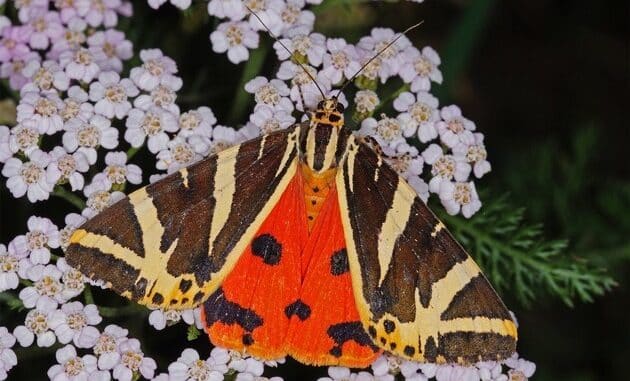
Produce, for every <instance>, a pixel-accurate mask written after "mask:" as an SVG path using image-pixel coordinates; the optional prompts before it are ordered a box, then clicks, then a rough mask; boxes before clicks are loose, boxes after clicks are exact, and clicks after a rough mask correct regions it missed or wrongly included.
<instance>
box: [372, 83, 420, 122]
mask: <svg viewBox="0 0 630 381" xmlns="http://www.w3.org/2000/svg"><path fill="white" fill-rule="evenodd" d="M409 89H411V86H410V85H409V84H408V83H405V84H403V85H402V86H400V87H399V88H398V90H396V91H394V92H393V93H391V94H389V95H388V96H387V98H385V99H383V100H382V101H381V102H380V103H379V104H378V106H376V108H375V109H374V112H373V113H372V115H375V116H378V115H379V113H380V111H381V110H382V109H383V107H385V106H386V105H388V104H390V103H391V102H393V101H394V99H396V98H398V96H399V95H400V94H402V93H404V92H405V91H409Z"/></svg>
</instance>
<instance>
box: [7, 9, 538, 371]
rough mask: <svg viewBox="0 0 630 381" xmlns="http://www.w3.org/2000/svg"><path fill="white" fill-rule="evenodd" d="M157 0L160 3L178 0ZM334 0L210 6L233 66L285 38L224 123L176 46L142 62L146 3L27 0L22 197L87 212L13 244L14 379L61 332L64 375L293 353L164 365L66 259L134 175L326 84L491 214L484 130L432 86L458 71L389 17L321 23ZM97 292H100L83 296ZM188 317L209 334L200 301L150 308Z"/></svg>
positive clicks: (264, 128)
mask: <svg viewBox="0 0 630 381" xmlns="http://www.w3.org/2000/svg"><path fill="white" fill-rule="evenodd" d="M148 2H149V4H150V5H151V6H152V7H154V8H157V7H159V6H161V5H162V4H163V3H165V2H166V0H148ZM170 2H171V3H172V4H173V5H175V6H177V7H178V8H181V9H186V8H188V7H189V6H190V5H191V1H190V0H170ZM320 2H321V0H306V1H305V0H245V1H241V0H210V1H209V2H208V4H207V12H208V13H209V14H210V15H211V16H213V17H216V18H217V19H219V20H220V23H219V24H218V26H217V28H216V29H215V30H214V31H213V32H212V33H211V34H210V43H211V44H212V47H213V50H214V51H215V52H218V53H224V52H225V53H227V58H228V60H230V61H231V62H233V63H235V64H236V63H239V62H243V61H246V60H247V59H248V57H249V51H250V50H252V49H255V48H257V47H258V45H259V43H260V38H261V32H264V31H265V29H266V27H268V28H269V29H270V30H271V32H272V33H274V34H275V35H277V36H279V38H280V40H279V41H278V42H276V43H275V44H274V48H275V50H276V54H277V56H278V59H279V60H280V61H281V65H280V67H279V69H278V71H277V73H276V77H275V78H266V77H263V76H257V77H255V78H253V79H252V80H250V81H249V82H247V83H246V85H245V89H244V90H245V91H247V92H248V93H250V94H252V97H253V98H254V100H255V103H256V105H255V107H254V108H253V111H252V113H251V114H250V115H249V116H248V117H247V118H245V119H244V120H243V122H244V123H245V124H244V125H243V126H242V127H241V128H239V129H235V128H232V127H230V126H224V125H219V124H217V119H216V117H215V115H214V113H213V111H212V110H211V109H210V108H209V107H198V108H196V109H190V110H180V106H179V105H178V103H177V92H178V91H179V90H180V89H181V88H182V85H183V83H182V80H181V78H180V77H179V76H178V68H177V64H176V62H175V61H174V60H172V59H171V58H169V57H167V56H166V55H164V54H163V52H162V51H161V50H159V49H148V50H141V51H140V52H139V65H138V66H136V67H132V68H129V67H128V66H129V65H128V60H129V59H130V58H131V57H132V56H133V55H134V50H133V46H132V43H131V42H130V41H129V39H128V38H127V36H126V35H125V34H124V33H123V32H121V31H119V30H116V29H115V28H116V25H117V24H118V19H119V17H121V16H123V17H130V16H131V15H132V9H131V3H130V2H127V1H124V0H102V1H91V0H74V1H54V2H50V1H48V0H31V1H16V2H14V3H13V4H12V6H14V7H15V11H16V20H9V19H8V18H6V17H4V16H0V79H3V80H6V81H7V83H8V85H9V86H10V87H11V89H13V90H15V91H16V96H17V97H19V104H18V105H17V110H16V111H17V113H16V114H17V121H16V124H15V125H14V126H11V127H7V126H0V165H1V166H2V170H1V172H0V173H1V174H2V176H3V177H4V178H5V183H6V186H7V188H8V189H9V191H10V193H11V194H12V196H13V197H15V198H22V197H26V198H27V199H28V201H29V202H31V203H39V202H43V201H45V200H48V199H49V197H50V196H51V195H52V196H55V197H59V198H62V199H64V200H66V201H68V202H69V203H71V204H72V205H73V206H75V207H76V208H77V210H75V212H73V213H68V214H67V215H66V216H65V218H64V224H65V225H63V226H62V227H61V228H60V227H58V226H57V225H55V224H54V223H53V222H52V221H51V220H50V219H48V218H46V217H39V216H31V217H30V218H29V219H28V222H27V228H28V231H27V232H26V233H25V234H23V235H19V236H17V237H15V238H14V239H13V240H11V241H10V242H9V243H8V245H6V246H5V245H3V244H0V292H6V293H7V295H9V296H10V299H11V298H12V299H11V300H12V302H11V303H13V304H15V305H16V306H21V307H24V308H26V312H25V314H24V315H25V316H24V319H23V320H22V322H21V324H18V325H17V326H16V327H14V328H13V330H12V331H9V329H8V328H7V327H0V380H4V379H6V378H7V377H8V375H9V373H8V372H10V370H11V369H12V368H13V367H14V366H15V365H16V364H17V363H18V361H17V358H16V356H15V353H14V352H13V349H12V348H13V347H14V345H15V344H16V343H18V344H19V345H20V346H22V347H29V346H32V345H37V346H38V347H51V346H53V345H55V344H56V343H59V344H61V345H62V346H60V347H59V349H57V351H56V354H55V357H56V360H57V364H55V365H53V366H52V367H50V369H49V370H48V376H49V377H50V378H51V379H55V380H65V379H69V380H75V379H90V380H109V379H115V380H122V381H128V380H132V379H137V378H138V377H140V376H142V377H144V378H146V379H155V380H191V379H192V380H222V379H224V377H226V376H234V375H236V376H235V378H236V379H237V380H266V379H267V378H264V377H263V372H264V367H265V366H276V365H277V363H281V362H282V361H283V360H282V359H280V360H278V361H277V362H276V361H267V362H263V361H259V360H257V359H255V358H252V357H248V356H244V355H242V354H240V353H237V352H233V351H228V350H226V349H222V348H214V349H213V350H212V352H211V353H210V356H209V357H206V358H203V357H202V356H201V355H200V354H199V353H198V352H196V351H195V350H193V349H185V350H184V351H183V352H182V353H181V356H180V357H179V358H178V359H177V361H175V362H173V363H171V364H170V365H169V366H168V367H167V372H166V373H159V374H158V372H157V364H156V362H155V361H154V360H153V359H151V358H150V357H148V356H146V355H145V354H144V352H143V350H142V346H141V343H140V341H138V340H137V339H135V338H132V337H129V334H128V331H127V330H126V329H124V328H123V327H119V326H116V325H112V324H109V325H105V324H106V321H104V319H103V318H104V317H106V314H105V313H104V312H103V311H104V309H103V308H102V307H99V306H98V305H97V304H95V303H94V302H93V299H92V294H91V291H90V289H91V287H95V286H99V287H106V285H105V284H103V283H99V282H94V281H91V280H88V279H87V278H85V277H84V276H83V275H82V274H81V273H80V272H78V271H77V270H76V269H74V268H72V267H71V266H69V265H68V263H67V262H66V261H65V259H64V258H63V257H61V256H60V255H61V253H62V249H65V248H67V247H68V245H69V244H70V242H69V239H70V236H71V234H72V232H73V231H74V230H75V229H76V228H77V227H79V226H80V225H81V224H83V223H84V222H85V221H87V220H88V219H90V218H92V217H94V216H95V215H97V214H98V213H99V212H101V211H102V210H104V209H105V208H106V207H108V206H109V205H112V204H113V203H114V202H116V201H118V200H120V199H122V198H123V197H124V191H125V190H126V189H127V187H129V186H136V185H140V184H147V183H148V182H154V181H157V180H159V179H160V178H162V177H163V176H165V175H166V174H168V173H172V172H174V171H177V170H179V169H181V168H183V167H186V166H189V165H191V164H193V163H195V162H196V161H198V160H201V159H202V158H204V157H207V156H208V155H212V154H215V153H217V152H220V151H222V150H224V149H225V148H227V147H229V146H232V145H234V144H238V143H239V142H242V141H244V140H247V139H251V138H254V137H257V136H259V135H261V134H267V133H271V132H274V131H277V130H281V129H285V128H287V127H289V126H291V125H293V124H294V123H296V122H298V121H299V120H300V118H304V111H308V110H312V109H313V108H314V107H315V105H316V104H317V102H318V101H319V100H321V93H320V91H321V92H323V93H324V95H325V96H326V97H331V96H333V95H335V96H337V95H338V96H339V100H340V102H342V103H343V104H344V105H346V106H348V105H349V104H351V105H352V107H351V108H350V110H349V113H350V114H351V116H352V118H351V119H352V121H353V122H354V123H357V124H358V125H360V128H359V130H358V132H357V133H358V134H359V135H362V136H369V137H371V140H370V141H372V142H373V144H375V145H377V146H378V147H376V146H375V149H379V150H380V151H382V153H383V155H384V158H385V160H386V161H387V162H388V163H389V164H390V165H391V166H392V167H393V168H394V169H395V170H396V171H397V172H398V173H399V174H400V175H401V176H403V177H404V178H405V179H407V181H408V182H409V183H410V184H411V186H412V187H413V188H414V189H415V190H416V191H417V192H418V193H419V195H420V196H421V197H422V199H423V200H425V201H426V200H427V199H428V198H429V196H430V195H431V194H434V195H437V196H438V198H439V200H440V201H441V203H442V204H443V205H444V207H445V209H446V211H447V212H448V213H451V214H457V213H461V214H462V215H464V216H465V217H470V216H472V215H473V214H474V213H475V212H476V211H477V210H479V208H480V207H481V202H480V200H479V197H478V195H477V192H476V189H475V184H474V182H473V179H478V178H481V177H482V176H484V175H485V174H486V173H487V172H489V171H490V163H489V162H488V161H487V152H486V149H485V146H484V136H483V134H481V133H479V132H477V131H476V127H475V124H474V123H473V122H472V121H470V120H468V119H467V118H465V117H464V116H463V115H462V112H461V110H460V109H459V108H458V107H457V106H445V107H440V106H439V102H438V100H437V98H435V97H434V96H433V95H431V94H430V90H431V86H432V84H433V83H440V82H441V80H442V76H441V72H440V70H439V65H440V58H439V56H438V54H437V53H436V52H435V51H434V50H433V49H432V48H430V47H424V48H423V49H417V48H416V47H414V46H413V45H412V44H411V42H410V41H409V40H408V39H407V38H406V37H404V36H403V37H401V38H400V39H398V40H397V41H396V43H394V44H392V45H391V46H389V47H388V48H387V49H385V50H383V48H385V47H386V46H387V44H388V43H389V42H390V41H391V40H392V38H393V37H394V36H395V33H394V31H393V30H391V29H387V28H374V29H373V30H372V31H371V33H370V35H369V36H365V37H363V38H361V39H360V40H359V41H358V42H357V43H356V44H352V43H350V42H347V41H346V40H344V39H342V38H328V37H326V36H324V35H322V34H319V33H314V32H313V26H314V22H315V14H314V13H313V11H311V10H309V7H310V6H311V5H313V4H318V3H320ZM418 2H420V1H418ZM1 3H2V2H1V1H0V5H2V4H1ZM249 10H252V11H254V12H256V15H257V16H258V17H260V19H261V20H263V22H264V23H265V25H266V27H264V26H263V25H262V24H261V23H260V21H259V20H258V18H257V17H255V16H254V15H252V14H251V13H250V11H249ZM282 45H285V46H287V47H289V49H291V51H292V52H293V54H289V53H288V52H287V51H286V50H285V49H284V47H283V46H282ZM378 52H381V53H380V55H379V56H378V57H376V58H375V59H373V60H371V61H370V59H371V58H372V57H374V55H375V54H376V53H378ZM368 61H370V62H369V63H368ZM365 64H367V66H365V68H363V70H362V71H360V72H359V70H360V69H361V67H362V66H363V65H365ZM123 68H125V69H129V70H123ZM305 70H306V71H308V73H306V72H305ZM127 72H128V73H129V75H128V76H126V75H124V74H123V73H127ZM357 73H358V77H357V78H356V80H355V83H356V85H357V87H358V88H359V89H358V91H357V92H356V93H355V94H354V97H353V101H352V102H348V101H347V100H346V98H345V95H344V94H343V93H341V94H337V92H338V90H337V89H338V88H339V86H340V85H342V84H343V83H344V81H347V80H350V79H352V77H353V76H354V75H355V74H357ZM313 79H315V80H316V83H314V82H313ZM389 80H397V81H400V83H401V84H402V85H403V88H402V90H403V91H400V94H399V95H398V97H397V98H396V99H395V100H394V102H393V109H394V110H395V111H396V112H397V113H396V114H395V115H390V116H388V115H386V114H384V113H382V112H381V111H382V109H383V108H384V107H386V105H384V104H383V103H382V100H381V99H380V97H379V94H378V92H377V90H378V86H380V84H381V83H385V82H387V81H389ZM145 148H146V151H147V152H148V153H149V154H150V155H153V157H154V159H155V169H152V170H148V171H149V172H150V173H151V175H150V176H144V174H143V170H142V169H141V168H140V167H139V166H138V165H136V164H134V163H133V162H131V161H132V159H133V157H134V155H135V153H136V152H138V150H140V149H145ZM146 170H147V169H146V168H145V171H146ZM13 293H15V295H14V294H13ZM81 295H83V296H84V297H85V303H83V302H80V301H77V300H74V299H75V298H77V297H78V296H81ZM106 310H107V309H105V311H106ZM182 321H183V322H184V323H185V324H187V325H189V328H190V329H191V330H193V332H198V330H200V329H202V328H203V326H202V324H201V316H200V311H199V309H198V308H197V309H192V310H186V311H173V310H154V311H152V312H151V313H150V314H149V317H148V324H150V325H152V326H153V327H154V328H155V329H157V330H162V329H166V328H167V327H169V326H171V325H174V324H178V323H180V322H182ZM534 368H535V367H534V365H533V364H532V363H530V362H527V361H526V360H523V359H519V358H518V357H514V358H511V359H509V360H507V361H505V362H504V363H503V364H500V363H496V362H486V363H479V364H475V366H473V367H468V368H464V367H458V366H452V365H444V366H437V365H435V364H424V365H422V364H417V363H413V362H409V361H402V360H400V359H397V358H394V357H391V356H382V357H380V358H379V359H378V360H377V361H376V362H375V363H374V364H373V365H372V369H371V371H370V372H368V371H362V372H359V373H352V372H351V371H350V370H349V369H347V368H339V367H331V368H330V369H329V377H328V378H325V379H326V380H393V379H394V378H395V377H397V376H402V377H404V378H405V379H407V380H415V381H417V380H427V379H430V378H433V377H435V379H436V380H438V381H450V380H461V379H467V380H508V379H509V380H525V379H527V378H529V377H531V375H532V374H533V372H534ZM279 379H280V378H279V377H273V378H271V380H274V381H275V380H279Z"/></svg>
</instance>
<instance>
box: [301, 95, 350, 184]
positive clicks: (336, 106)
mask: <svg viewBox="0 0 630 381" xmlns="http://www.w3.org/2000/svg"><path fill="white" fill-rule="evenodd" d="M342 127H343V105H342V104H341V103H338V102H337V100H336V99H326V100H323V101H321V102H319V104H318V105H317V109H316V110H315V112H314V113H313V114H312V117H311V120H310V123H309V127H308V131H307V133H306V137H305V141H304V142H303V161H304V162H305V163H306V165H307V166H308V168H310V170H311V171H313V172H315V173H324V172H326V171H327V170H329V169H331V168H334V167H336V166H337V146H338V145H339V131H340V130H341V128H342Z"/></svg>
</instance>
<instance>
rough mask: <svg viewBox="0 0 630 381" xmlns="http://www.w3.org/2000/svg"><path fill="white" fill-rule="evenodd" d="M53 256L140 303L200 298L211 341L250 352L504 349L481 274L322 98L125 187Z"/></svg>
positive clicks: (366, 355) (507, 344) (509, 348)
mask: <svg viewBox="0 0 630 381" xmlns="http://www.w3.org/2000/svg"><path fill="white" fill-rule="evenodd" d="M66 259H67V261H68V263H69V264H70V265H72V266H74V267H76V268H77V269H79V270H80V271H81V272H83V273H84V274H85V275H86V276H88V277H90V278H93V279H102V280H104V281H106V282H107V284H108V285H110V286H111V288H112V289H113V290H114V291H116V292H117V293H119V294H121V295H122V296H124V297H127V298H129V299H131V300H133V301H136V302H138V303H141V304H144V305H147V306H149V307H153V308H163V309H187V308H193V307H196V306H202V307H201V311H202V320H203V322H204V324H205V330H206V332H207V333H208V335H209V337H210V341H211V342H212V343H213V344H214V345H218V346H222V347H225V348H230V349H234V350H238V351H242V352H246V353H248V354H251V355H253V356H256V357H259V358H263V359H276V358H279V357H283V356H286V355H289V356H292V357H294V358H295V359H297V360H298V361H300V362H302V363H304V364H313V365H341V366H348V367H366V366H368V365H369V364H371V363H372V362H373V361H374V360H375V359H376V357H377V356H378V355H379V354H380V353H381V352H382V351H387V352H390V353H393V354H395V355H397V356H400V357H403V358H406V359H410V360H415V361H421V362H437V363H451V362H453V363H460V364H468V363H473V362H477V361H485V360H498V359H504V358H507V357H509V356H510V355H511V354H512V353H513V352H514V351H515V346H516V339H517V332H516V325H515V322H514V321H513V319H512V317H511V315H510V313H509V311H508V309H507V308H506V307H505V305H504V304H503V302H502V301H501V299H500V298H499V297H498V295H497V294H496V292H495V291H494V290H493V288H492V286H491V285H490V283H489V282H488V280H487V279H486V278H485V277H484V275H483V274H482V273H481V271H480V269H479V267H478V266H477V265H476V264H475V262H474V261H473V259H472V258H471V257H470V256H469V255H468V254H467V253H466V251H465V250H464V249H463V248H462V247H461V246H460V245H459V244H458V243H457V242H456V241H455V239H454V238H453V236H452V235H451V234H450V233H449V232H448V230H447V229H446V227H445V226H444V224H443V223H442V222H440V221H439V220H438V219H437V218H436V217H435V215H434V214H433V213H432V212H431V211H430V210H429V208H428V207H427V206H426V205H425V203H424V202H423V201H422V200H421V199H420V198H419V197H418V195H417V194H416V192H415V191H414V190H413V188H411V186H410V185H409V184H408V183H407V182H406V181H405V180H404V179H403V178H402V177H401V176H399V175H398V174H397V172H396V171H395V170H394V169H392V168H391V167H390V166H389V165H388V164H387V162H386V160H385V159H384V157H383V156H382V155H381V154H380V152H379V150H378V149H377V147H375V146H374V144H373V143H371V142H370V141H368V140H365V139H363V138H361V137H358V136H355V135H354V134H353V133H352V132H351V131H350V130H349V129H348V128H347V127H346V126H345V124H344V107H343V105H342V104H341V103H340V102H339V101H338V99H337V98H336V97H333V98H328V99H326V98H324V99H323V100H322V101H321V102H320V103H319V104H318V106H317V109H316V110H315V112H314V113H313V114H312V116H311V118H310V120H309V121H308V122H305V123H301V124H296V125H293V126H292V127H289V128H287V129H286V130H281V131H277V132H273V133H270V134H267V135H263V136H261V137H258V138H255V139H252V140H249V141H247V142H244V143H242V144H238V145H236V146H233V147H231V148H229V149H226V150H224V151H222V152H219V153H218V154H216V155H213V156H210V157H207V158H205V159H203V160H201V161H199V162H197V163H196V164H193V165H191V166H189V167H187V168H184V169H181V170H179V171H177V172H175V173H173V174H171V175H169V176H167V177H165V178H164V179H162V180H160V181H158V182H156V183H154V184H151V185H148V186H146V187H144V188H141V189H138V190H136V191H135V192H133V193H131V194H129V195H128V196H127V197H126V198H124V199H122V200H120V201H119V202H117V203H115V204H114V205H112V206H111V207H109V208H108V209H106V210H104V211H103V212H102V213H100V214H99V215H97V216H96V217H94V218H92V219H91V220H89V221H87V222H86V223H85V224H84V225H83V226H81V227H79V228H78V229H77V230H76V231H75V232H74V233H73V235H72V236H71V238H70V245H69V247H68V248H67V250H66Z"/></svg>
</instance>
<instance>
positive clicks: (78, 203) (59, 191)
mask: <svg viewBox="0 0 630 381" xmlns="http://www.w3.org/2000/svg"><path fill="white" fill-rule="evenodd" d="M52 194H53V196H56V197H59V198H62V199H64V200H66V201H68V202H69V203H71V204H72V205H74V206H75V207H76V208H77V209H79V210H83V209H84V208H85V201H83V200H82V199H81V197H79V196H77V195H76V194H74V193H72V192H69V191H68V190H67V189H65V188H63V187H62V186H59V185H58V186H56V187H55V189H54V190H53V192H52Z"/></svg>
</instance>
